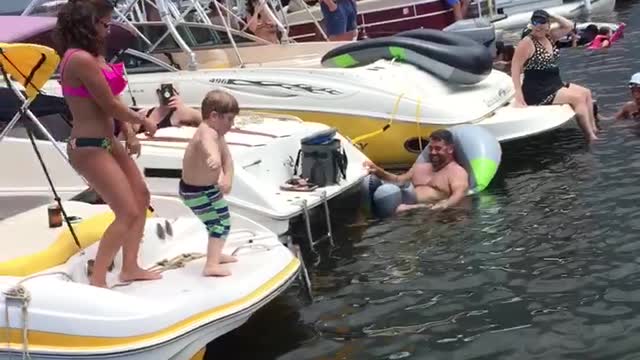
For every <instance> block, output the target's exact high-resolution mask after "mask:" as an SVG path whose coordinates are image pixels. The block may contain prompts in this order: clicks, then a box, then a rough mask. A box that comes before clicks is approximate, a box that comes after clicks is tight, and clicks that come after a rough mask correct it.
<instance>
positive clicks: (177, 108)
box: [132, 88, 202, 134]
mask: <svg viewBox="0 0 640 360" xmlns="http://www.w3.org/2000/svg"><path fill="white" fill-rule="evenodd" d="M156 93H157V95H158V106H156V107H152V108H149V109H140V110H138V112H139V113H141V114H143V115H144V117H145V118H147V119H148V120H149V121H151V122H153V123H154V124H156V128H157V129H163V128H166V127H171V126H198V125H200V123H201V122H202V116H201V115H200V112H199V111H198V110H196V109H194V108H192V107H190V106H187V105H185V104H184V103H183V102H182V99H181V98H180V96H179V94H178V93H177V91H175V88H174V94H173V96H172V97H171V98H170V99H169V101H168V102H167V104H166V105H163V102H162V97H161V95H160V89H157V90H156ZM132 127H133V130H134V131H135V132H136V133H137V134H140V133H144V132H145V131H146V129H145V127H144V125H133V126H132Z"/></svg>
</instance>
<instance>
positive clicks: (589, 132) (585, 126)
mask: <svg viewBox="0 0 640 360" xmlns="http://www.w3.org/2000/svg"><path fill="white" fill-rule="evenodd" d="M553 104H569V105H571V107H572V108H573V111H574V112H575V113H576V117H577V120H578V125H579V126H580V128H581V129H582V132H583V133H584V137H585V138H586V139H587V141H588V142H589V143H591V142H592V141H594V140H598V137H597V136H596V134H595V131H594V129H593V127H592V124H591V119H590V118H589V108H588V106H587V104H586V102H585V100H584V94H583V93H582V92H581V91H580V90H577V89H576V88H572V87H568V88H565V87H563V88H561V89H560V90H558V92H557V93H556V96H555V98H554V99H553Z"/></svg>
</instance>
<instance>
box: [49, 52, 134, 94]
mask: <svg viewBox="0 0 640 360" xmlns="http://www.w3.org/2000/svg"><path fill="white" fill-rule="evenodd" d="M80 50H81V49H69V50H67V52H66V53H65V54H64V59H63V61H62V64H61V65H60V86H62V95H65V96H79V97H86V98H90V97H91V94H90V93H89V91H88V90H87V88H86V87H85V86H84V85H81V86H78V87H74V86H68V85H63V84H62V74H63V71H64V67H65V66H66V65H67V62H68V61H69V58H70V57H71V55H73V54H75V53H76V52H78V51H80ZM109 68H110V70H109V69H104V68H103V69H101V70H102V75H103V76H104V78H105V80H107V84H109V88H110V89H111V93H112V94H113V95H120V93H122V92H123V91H124V89H125V88H126V87H127V80H126V79H125V77H124V63H117V64H113V65H112V64H109Z"/></svg>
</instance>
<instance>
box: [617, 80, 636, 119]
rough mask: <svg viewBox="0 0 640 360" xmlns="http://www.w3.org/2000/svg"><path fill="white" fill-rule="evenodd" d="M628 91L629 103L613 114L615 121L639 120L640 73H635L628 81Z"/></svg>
mask: <svg viewBox="0 0 640 360" xmlns="http://www.w3.org/2000/svg"><path fill="white" fill-rule="evenodd" d="M629 91H630V92H631V101H628V102H626V103H625V104H624V105H623V106H622V108H621V109H620V110H618V112H617V113H616V114H615V116H614V118H615V119H616V120H625V119H633V120H640V72H637V73H635V74H633V75H632V76H631V79H629Z"/></svg>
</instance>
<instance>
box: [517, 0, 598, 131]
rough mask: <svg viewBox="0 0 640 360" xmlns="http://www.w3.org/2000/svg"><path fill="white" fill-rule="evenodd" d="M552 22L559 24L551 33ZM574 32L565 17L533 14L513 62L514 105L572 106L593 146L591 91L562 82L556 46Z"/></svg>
mask: <svg viewBox="0 0 640 360" xmlns="http://www.w3.org/2000/svg"><path fill="white" fill-rule="evenodd" d="M551 21H556V22H557V23H558V24H559V26H558V28H554V29H553V30H551V24H550V22H551ZM571 29H573V23H572V22H571V21H569V20H567V19H566V18H564V17H562V16H551V15H550V14H549V13H548V12H546V11H544V10H536V11H534V12H533V14H532V16H531V32H530V33H529V34H528V35H526V36H525V37H524V38H523V39H522V40H520V42H518V45H517V47H516V50H515V53H514V55H513V59H512V61H511V79H512V81H513V85H514V88H515V92H516V94H515V105H516V106H520V107H522V106H527V105H550V104H569V105H571V107H572V108H573V110H574V111H575V113H576V118H577V121H578V125H579V126H580V128H581V129H582V132H583V134H584V137H585V139H586V140H587V142H589V143H591V142H593V141H595V140H598V136H597V135H596V133H597V131H598V130H597V125H596V119H595V115H594V112H593V98H592V95H591V91H590V90H589V89H586V88H584V87H582V86H579V85H576V84H570V83H565V82H563V81H562V77H561V76H560V69H559V67H558V57H559V56H560V50H559V49H558V48H557V47H556V46H555V42H556V41H557V40H559V39H560V38H562V37H564V36H565V35H566V34H567V33H569V32H570V31H571ZM523 72H524V77H523V78H521V77H522V73H523Z"/></svg>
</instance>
